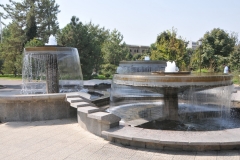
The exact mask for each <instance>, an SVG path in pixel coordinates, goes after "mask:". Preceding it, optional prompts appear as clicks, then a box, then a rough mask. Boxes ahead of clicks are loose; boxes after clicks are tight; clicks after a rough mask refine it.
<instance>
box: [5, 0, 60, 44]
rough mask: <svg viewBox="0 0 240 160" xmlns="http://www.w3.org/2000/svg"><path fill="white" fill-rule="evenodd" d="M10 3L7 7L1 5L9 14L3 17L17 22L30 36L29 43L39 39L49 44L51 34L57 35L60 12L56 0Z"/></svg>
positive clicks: (11, 0)
mask: <svg viewBox="0 0 240 160" xmlns="http://www.w3.org/2000/svg"><path fill="white" fill-rule="evenodd" d="M9 2H10V4H6V5H5V6H4V5H2V4H1V5H0V6H1V7H2V8H3V9H4V10H5V12H6V13H7V14H5V15H4V16H3V17H4V18H10V19H12V20H13V21H15V22H17V23H18V26H19V27H20V28H21V29H22V30H24V31H25V34H26V35H27V36H28V38H27V41H28V40H30V39H33V38H34V37H38V38H41V39H42V40H43V41H44V42H47V40H48V37H49V36H50V35H51V34H53V35H55V34H56V32H57V30H58V22H57V14H58V13H59V12H60V11H59V10H58V8H59V5H57V4H55V0H23V1H22V2H15V1H13V0H9ZM26 26H27V27H26Z"/></svg>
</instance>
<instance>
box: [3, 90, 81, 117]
mask: <svg viewBox="0 0 240 160" xmlns="http://www.w3.org/2000/svg"><path fill="white" fill-rule="evenodd" d="M65 97H66V94H41V95H9V96H0V121H1V122H9V121H37V120H50V119H61V118H70V117H75V116H76V113H77V112H76V109H74V108H71V107H70V105H69V103H68V102H66V101H65Z"/></svg>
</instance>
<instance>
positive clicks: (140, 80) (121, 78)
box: [113, 73, 232, 93]
mask: <svg viewBox="0 0 240 160" xmlns="http://www.w3.org/2000/svg"><path fill="white" fill-rule="evenodd" d="M113 83H115V84H120V85H127V86H135V87H141V88H148V90H152V91H154V92H158V93H163V91H164V90H163V89H164V88H169V87H171V88H178V92H182V91H184V90H186V89H188V88H190V87H192V86H194V87H195V89H196V90H205V89H210V88H215V87H220V86H228V85H232V75H230V74H212V75H210V74H189V75H181V74H177V75H175V74H164V75H162V74H150V73H141V74H139V73H134V74H115V75H114V77H113Z"/></svg>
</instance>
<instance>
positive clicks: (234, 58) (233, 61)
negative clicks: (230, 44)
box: [229, 44, 240, 72]
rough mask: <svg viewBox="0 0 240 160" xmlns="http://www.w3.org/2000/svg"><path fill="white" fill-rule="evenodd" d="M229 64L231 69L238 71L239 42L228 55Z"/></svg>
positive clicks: (239, 64) (239, 66) (239, 69)
mask: <svg viewBox="0 0 240 160" xmlns="http://www.w3.org/2000/svg"><path fill="white" fill-rule="evenodd" d="M229 65H230V68H231V70H232V71H237V72H240V44H238V45H237V46H235V50H234V52H233V53H232V54H231V55H230V61H229Z"/></svg>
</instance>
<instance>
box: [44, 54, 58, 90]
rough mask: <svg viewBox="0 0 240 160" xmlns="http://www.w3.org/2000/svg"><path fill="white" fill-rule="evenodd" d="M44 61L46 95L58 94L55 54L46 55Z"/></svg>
mask: <svg viewBox="0 0 240 160" xmlns="http://www.w3.org/2000/svg"><path fill="white" fill-rule="evenodd" d="M47 57H48V58H47V60H46V63H47V64H46V73H47V75H46V82H47V83H46V85H47V93H58V92H59V80H58V77H59V75H58V62H57V55H56V54H49V55H47Z"/></svg>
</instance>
